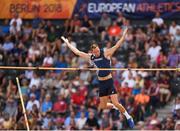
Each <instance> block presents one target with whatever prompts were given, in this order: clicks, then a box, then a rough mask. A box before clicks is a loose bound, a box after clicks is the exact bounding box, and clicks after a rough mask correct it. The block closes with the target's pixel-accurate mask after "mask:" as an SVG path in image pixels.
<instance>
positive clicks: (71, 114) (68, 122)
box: [64, 111, 77, 129]
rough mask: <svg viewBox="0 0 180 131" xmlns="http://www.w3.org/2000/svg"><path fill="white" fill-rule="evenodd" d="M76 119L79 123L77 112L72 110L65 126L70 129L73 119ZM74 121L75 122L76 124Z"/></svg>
mask: <svg viewBox="0 0 180 131" xmlns="http://www.w3.org/2000/svg"><path fill="white" fill-rule="evenodd" d="M73 120H74V121H75V123H77V119H76V118H75V112H74V111H71V113H70V116H67V117H66V120H65V122H64V125H65V128H66V129H68V127H69V126H70V125H71V122H72V121H73ZM75 123H74V124H75Z"/></svg>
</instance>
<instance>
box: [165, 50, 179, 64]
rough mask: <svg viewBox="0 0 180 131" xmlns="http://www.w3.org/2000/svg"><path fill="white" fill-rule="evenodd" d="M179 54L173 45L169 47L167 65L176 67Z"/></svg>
mask: <svg viewBox="0 0 180 131" xmlns="http://www.w3.org/2000/svg"><path fill="white" fill-rule="evenodd" d="M179 57H180V56H179V54H178V53H177V50H176V48H175V47H172V48H171V52H170V53H169V54H168V60H167V61H168V65H169V66H170V67H177V66H178V63H179V61H180V59H179Z"/></svg>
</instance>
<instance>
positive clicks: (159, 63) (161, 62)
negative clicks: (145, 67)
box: [156, 51, 167, 67]
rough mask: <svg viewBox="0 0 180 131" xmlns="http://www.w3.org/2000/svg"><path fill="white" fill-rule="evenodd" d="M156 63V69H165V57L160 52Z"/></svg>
mask: <svg viewBox="0 0 180 131" xmlns="http://www.w3.org/2000/svg"><path fill="white" fill-rule="evenodd" d="M156 63H157V66H158V67H165V66H166V64H167V57H166V56H165V55H164V53H163V52H162V51H160V54H159V55H158V57H157V59H156Z"/></svg>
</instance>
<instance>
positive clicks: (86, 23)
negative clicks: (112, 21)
mask: <svg viewBox="0 0 180 131" xmlns="http://www.w3.org/2000/svg"><path fill="white" fill-rule="evenodd" d="M93 28H94V24H93V22H92V21H91V20H90V19H89V18H88V16H87V15H85V16H84V17H83V20H82V25H81V27H80V31H81V32H89V31H90V30H92V29H93Z"/></svg>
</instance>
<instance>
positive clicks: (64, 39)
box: [61, 36, 69, 44]
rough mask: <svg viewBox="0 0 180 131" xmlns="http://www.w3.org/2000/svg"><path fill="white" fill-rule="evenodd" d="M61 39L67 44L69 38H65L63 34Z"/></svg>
mask: <svg viewBox="0 0 180 131" xmlns="http://www.w3.org/2000/svg"><path fill="white" fill-rule="evenodd" d="M61 39H62V40H63V41H64V42H65V43H66V44H69V40H68V39H67V38H65V37H64V36H61Z"/></svg>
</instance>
